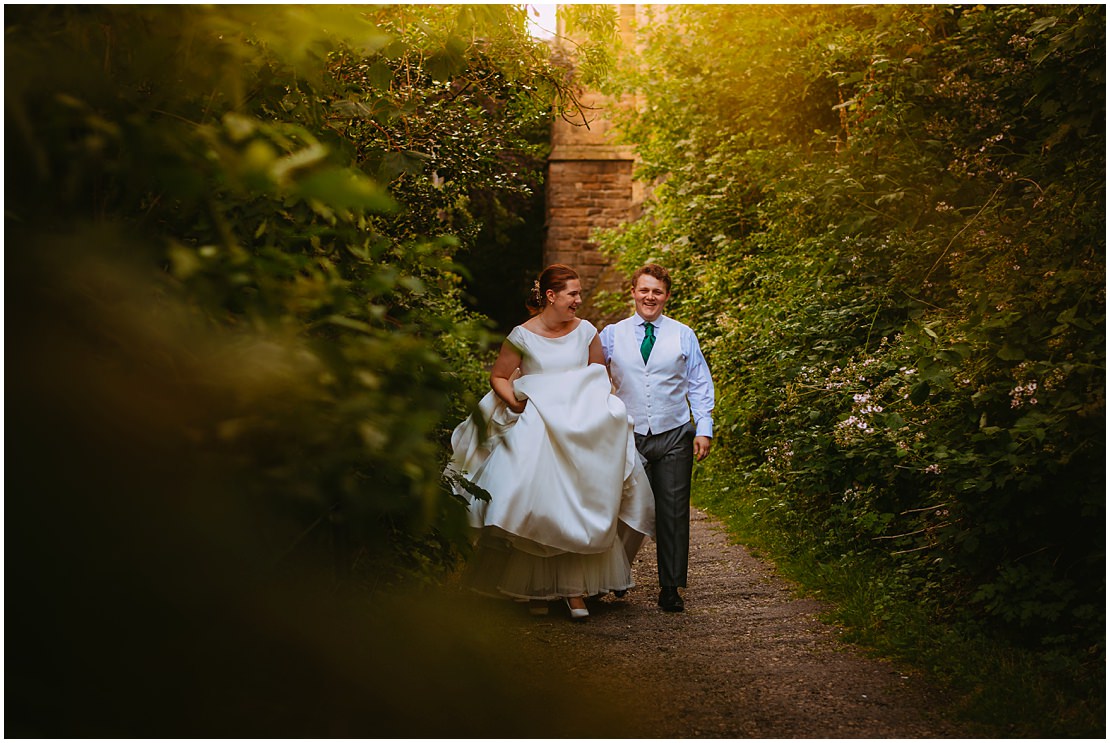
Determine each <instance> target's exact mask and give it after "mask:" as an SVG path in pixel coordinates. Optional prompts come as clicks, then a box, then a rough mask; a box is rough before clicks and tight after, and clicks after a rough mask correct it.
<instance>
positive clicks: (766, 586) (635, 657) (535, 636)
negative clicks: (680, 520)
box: [482, 510, 975, 738]
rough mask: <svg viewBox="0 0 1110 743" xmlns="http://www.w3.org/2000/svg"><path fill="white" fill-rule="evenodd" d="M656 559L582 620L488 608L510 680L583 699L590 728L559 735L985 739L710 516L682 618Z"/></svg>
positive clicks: (650, 555) (648, 548)
mask: <svg viewBox="0 0 1110 743" xmlns="http://www.w3.org/2000/svg"><path fill="white" fill-rule="evenodd" d="M654 553H655V545H654V543H652V542H651V541H648V542H647V543H646V544H645V545H644V548H643V550H641V552H640V555H639V557H638V558H637V560H636V563H635V565H634V573H635V577H636V580H637V583H638V585H637V587H636V588H634V589H632V591H630V592H629V594H628V596H627V597H626V598H624V599H616V598H615V597H613V596H607V597H605V598H603V599H600V600H598V601H593V602H591V603H590V610H591V616H590V618H589V620H587V621H586V622H584V623H572V622H571V621H570V620H569V619H568V616H567V612H566V609H565V607H554V608H553V609H552V611H551V613H550V615H549V616H547V617H541V618H537V617H532V616H529V615H528V614H527V612H526V611H525V610H524V608H523V607H522V606H514V605H510V604H508V603H505V602H491V604H493V605H490V606H487V608H486V609H485V610H484V611H482V613H483V614H485V620H486V621H488V622H491V623H492V626H491V625H487V626H489V627H490V629H492V630H493V631H495V632H496V633H497V634H498V635H499V636H500V637H501V638H502V639H503V640H506V641H509V642H506V643H505V645H504V647H505V649H506V650H507V653H506V660H505V661H504V662H505V663H507V664H509V667H507V668H506V670H507V671H508V672H509V673H510V674H511V675H514V676H516V677H517V678H519V679H520V683H521V684H524V685H528V684H535V685H536V689H537V693H540V694H542V693H545V692H544V691H543V690H542V686H543V684H544V683H548V684H569V689H570V692H569V695H570V696H571V697H572V701H571V705H574V704H575V703H576V702H575V701H573V700H575V699H576V700H578V701H577V703H578V704H579V705H580V707H579V709H580V711H581V717H580V719H581V721H582V723H583V727H575V725H574V724H573V722H569V721H567V724H565V725H559V726H556V727H557V728H558V729H551V730H550V731H549V732H550V734H552V735H564V736H570V737H586V738H590V737H611V736H619V737H629V738H640V737H649V738H650V737H661V738H678V737H716V738H945V737H975V733H972V732H970V731H968V730H967V729H965V728H963V727H962V726H961V725H959V724H958V723H956V722H954V721H953V720H951V719H950V718H949V717H948V716H947V715H946V704H945V702H944V701H943V697H942V696H941V695H940V694H939V693H938V692H936V691H935V690H933V689H930V688H929V687H928V686H927V685H926V684H925V683H924V682H923V681H922V680H921V679H919V678H917V677H915V676H914V675H912V674H910V673H908V672H906V671H904V670H901V669H898V668H896V667H895V666H893V665H891V664H890V663H887V662H884V661H881V660H876V659H873V658H870V657H868V656H866V655H865V654H864V653H863V652H861V651H860V650H858V649H855V648H853V647H852V646H849V645H846V644H845V643H842V642H840V641H838V639H837V631H836V629H835V628H832V627H829V626H827V625H824V624H822V623H821V622H820V621H819V620H818V619H817V614H818V612H819V611H820V605H819V604H818V603H817V602H815V601H812V600H806V599H799V598H797V597H796V596H795V594H794V593H793V592H792V591H791V589H790V588H789V586H788V585H786V583H785V582H784V581H783V580H781V579H780V578H778V577H776V576H775V575H774V573H773V572H772V570H771V568H769V567H768V566H767V565H765V564H764V563H762V562H761V561H759V560H757V559H755V558H753V557H752V556H751V555H750V554H749V553H748V551H747V550H746V549H744V548H743V547H742V546H739V545H736V544H732V543H730V542H729V539H728V537H727V535H726V534H725V532H724V529H723V527H721V526H720V525H719V524H717V523H715V522H714V521H712V520H711V519H710V518H709V517H707V516H706V515H705V514H704V513H702V512H700V511H696V510H695V511H694V512H693V516H692V529H691V550H690V587H689V589H688V590H687V591H686V592H685V597H686V611H685V612H684V613H681V614H668V613H665V612H662V611H660V610H659V609H658V608H657V607H656V605H655V600H656V597H657V595H658V584H657V580H656V574H655V554H654ZM562 692H567V688H563V689H562ZM561 705H562V702H560V706H561ZM599 708H600V709H602V710H604V711H603V712H602V713H601V717H600V718H599V717H598V716H597V710H598V709H599ZM558 714H559V715H560V716H561V717H565V716H566V712H565V711H563V710H562V709H560V710H558ZM571 716H572V717H573V713H572V714H571ZM599 719H600V720H601V722H598V720H599ZM591 726H593V727H591ZM536 735H537V736H538V735H542V732H541V729H540V728H537V731H536Z"/></svg>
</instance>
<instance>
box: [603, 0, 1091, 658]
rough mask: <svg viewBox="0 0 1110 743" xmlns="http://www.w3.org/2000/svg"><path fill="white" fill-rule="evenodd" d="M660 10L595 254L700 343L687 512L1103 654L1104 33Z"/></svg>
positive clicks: (1007, 19)
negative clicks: (712, 406) (647, 192)
mask: <svg viewBox="0 0 1110 743" xmlns="http://www.w3.org/2000/svg"><path fill="white" fill-rule="evenodd" d="M668 13H669V15H668V23H667V24H661V23H660V24H655V25H654V26H650V27H648V28H646V29H644V31H643V41H644V44H645V46H644V50H643V53H642V57H641V58H640V59H639V60H638V64H637V65H636V66H635V69H627V70H626V71H625V78H624V80H623V85H624V86H625V89H626V90H628V91H636V92H637V93H639V94H640V95H641V96H642V100H643V101H645V105H642V106H640V107H639V108H638V109H637V110H635V111H632V112H630V113H629V114H628V115H627V117H626V120H625V121H624V122H623V131H624V135H625V138H626V139H627V141H628V142H630V143H634V144H636V145H637V146H638V151H639V153H640V155H641V156H642V158H643V167H642V171H641V172H642V175H643V176H644V177H645V178H648V179H651V180H653V181H654V183H655V185H654V200H653V201H652V202H651V203H650V205H649V208H648V210H647V213H646V215H645V217H644V219H642V220H640V221H639V222H637V223H636V224H633V225H631V226H629V227H628V228H627V229H623V230H617V231H613V232H611V233H609V234H607V235H605V236H604V237H603V239H604V241H605V243H606V246H607V249H608V250H609V251H610V252H611V253H613V254H614V255H615V256H616V257H617V259H618V260H619V262H620V265H621V266H622V267H623V268H625V269H627V270H631V269H632V268H633V267H634V266H636V265H638V264H639V263H641V262H643V261H647V260H657V261H659V262H661V263H663V264H665V265H667V266H669V267H671V268H672V269H673V272H674V275H675V279H676V293H675V297H674V299H673V300H672V305H671V309H672V311H673V312H674V313H675V314H676V315H677V316H679V317H680V318H682V319H683V320H684V321H686V322H688V323H690V324H691V325H692V326H693V327H694V328H695V329H696V330H697V332H698V333H699V336H700V337H701V338H702V339H703V344H704V346H705V349H706V352H707V355H708V357H709V359H710V363H711V365H712V368H713V372H714V377H715V379H716V382H717V389H718V401H717V412H716V415H715V417H716V419H717V427H716V428H717V432H718V439H719V447H720V451H718V454H717V457H716V458H715V464H714V465H713V471H714V472H716V473H717V476H716V477H715V479H712V480H709V481H708V482H709V483H710V484H708V485H707V486H706V487H708V488H712V487H713V486H712V484H711V483H712V482H717V483H723V482H728V481H732V480H733V479H734V477H738V478H739V480H740V482H741V483H742V484H743V488H742V492H741V493H739V494H736V493H735V492H733V493H730V494H729V495H727V496H726V495H724V494H708V493H707V494H706V496H705V497H706V498H707V499H709V500H711V501H712V502H715V503H718V504H727V503H729V502H730V501H731V502H732V505H731V506H729V505H721V507H723V508H732V509H736V508H742V509H745V510H753V511H754V513H752V514H750V515H751V517H752V518H754V519H756V520H757V521H758V520H764V521H765V522H766V523H767V524H769V525H770V524H773V525H774V526H773V527H771V526H768V528H769V529H770V528H779V529H784V530H786V531H787V533H788V534H790V535H791V539H790V540H788V541H791V543H792V544H793V545H794V549H796V550H797V551H798V552H799V553H805V552H812V560H813V561H814V562H816V563H817V564H826V565H829V566H832V565H840V566H850V565H856V566H867V567H866V569H868V570H870V569H872V566H874V565H878V566H880V568H879V569H880V570H881V573H880V574H879V575H876V577H875V581H876V582H877V585H879V584H881V585H882V586H883V593H885V594H886V595H890V596H895V597H901V598H902V599H908V600H912V601H916V602H920V603H922V604H923V605H924V606H926V607H928V608H929V611H930V612H931V613H932V616H933V617H934V618H935V619H940V620H943V621H948V622H957V621H958V622H974V623H978V624H980V625H981V626H982V627H983V628H985V629H987V630H988V631H989V632H990V633H992V634H995V635H998V634H1002V635H1004V636H1006V637H1008V638H1009V641H1011V642H1013V643H1016V644H1019V645H1023V646H1027V647H1033V648H1041V649H1058V648H1070V650H1069V651H1068V652H1070V653H1072V655H1073V657H1082V658H1086V659H1088V660H1089V659H1091V658H1095V659H1099V658H1102V657H1104V621H1105V620H1104V608H1103V607H1104V596H1105V593H1104V590H1105V589H1104V583H1103V571H1104V555H1105V553H1104V514H1105V503H1104V488H1105V480H1104V464H1105V462H1104V445H1105V424H1104V415H1105V399H1104V383H1105V357H1104V344H1105V330H1104V322H1105V287H1104V280H1105V264H1104V251H1105V235H1104V210H1105V193H1104V187H1105V184H1104V173H1105V170H1104V168H1105V162H1104V146H1105V139H1104V129H1103V124H1104V117H1105V100H1104V78H1103V61H1104V11H1103V9H1101V8H1095V7H1090V6H1080V7H1076V6H1051V7H1049V6H1037V7H1031V6H988V7H983V6H977V7H975V8H970V7H967V8H964V7H960V8H956V7H923V6H913V7H910V6H864V7H851V8H849V7H837V8H831V7H823V8H800V7H794V8H785V7H767V8H752V7H740V6H730V7H723V6H712V7H680V8H671V9H670V10H669V11H668ZM676 29H681V31H676ZM629 67H631V65H630V66H629ZM733 473H735V474H733ZM737 498H738V499H740V500H738V501H737V500H736V499H737ZM756 513H757V514H758V518H757V517H756ZM1085 662H1086V661H1085ZM1097 663H1098V661H1097V660H1096V662H1095V665H1089V666H1088V670H1090V671H1091V672H1092V673H1095V674H1097V673H1098V672H1099V671H1096V670H1094V669H1095V668H1096V666H1097Z"/></svg>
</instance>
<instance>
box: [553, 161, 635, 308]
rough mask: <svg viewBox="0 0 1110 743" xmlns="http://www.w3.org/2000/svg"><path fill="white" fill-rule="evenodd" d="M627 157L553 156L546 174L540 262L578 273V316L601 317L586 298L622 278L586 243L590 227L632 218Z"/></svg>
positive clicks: (618, 286)
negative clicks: (544, 233) (582, 299)
mask: <svg viewBox="0 0 1110 743" xmlns="http://www.w3.org/2000/svg"><path fill="white" fill-rule="evenodd" d="M635 209H636V207H635V205H634V203H633V182H632V161H631V160H616V159H612V160H552V161H551V162H549V163H548V177H547V238H546V243H545V245H544V265H550V264H552V263H565V264H567V265H569V266H571V267H572V268H574V269H575V270H576V271H578V274H579V276H581V277H582V290H583V295H584V296H585V300H586V301H585V303H584V306H583V308H582V312H581V314H582V316H583V317H586V318H587V319H590V320H595V321H596V320H601V319H602V318H601V317H600V314H599V312H598V310H597V309H596V308H595V307H594V303H593V302H592V301H591V300H592V299H593V297H594V294H595V292H596V291H597V290H598V289H599V288H604V289H615V290H620V289H622V288H623V280H622V278H621V277H620V276H619V275H618V274H617V273H616V271H614V270H613V269H612V268H611V267H610V266H609V261H608V260H607V258H606V257H605V256H604V255H602V254H601V253H600V252H599V251H598V250H597V246H596V245H595V244H594V243H593V242H591V240H590V235H591V232H592V230H594V229H598V228H607V227H616V226H618V225H621V224H624V223H625V222H628V221H629V220H630V219H633V218H634V216H635V214H634V212H635Z"/></svg>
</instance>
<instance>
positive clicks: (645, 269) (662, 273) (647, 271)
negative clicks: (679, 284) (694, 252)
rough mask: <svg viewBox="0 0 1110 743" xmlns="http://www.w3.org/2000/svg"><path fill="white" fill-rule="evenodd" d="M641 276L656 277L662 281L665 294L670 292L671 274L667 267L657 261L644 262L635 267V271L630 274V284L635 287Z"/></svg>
mask: <svg viewBox="0 0 1110 743" xmlns="http://www.w3.org/2000/svg"><path fill="white" fill-rule="evenodd" d="M641 276H650V277H652V278H653V279H658V280H659V281H662V282H663V286H664V287H665V288H666V290H667V294H670V293H671V275H670V273H668V272H667V269H665V268H663V267H662V266H660V265H659V264H658V263H645V264H644V265H642V266H640V267H639V268H637V269H636V273H634V274H632V286H633V288H635V287H636V282H637V281H639V280H640V277H641Z"/></svg>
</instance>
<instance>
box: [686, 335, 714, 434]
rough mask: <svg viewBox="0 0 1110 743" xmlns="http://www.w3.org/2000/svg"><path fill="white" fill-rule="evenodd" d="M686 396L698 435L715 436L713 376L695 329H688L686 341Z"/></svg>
mask: <svg viewBox="0 0 1110 743" xmlns="http://www.w3.org/2000/svg"><path fill="white" fill-rule="evenodd" d="M683 345H684V346H686V351H685V353H686V379H687V387H686V398H687V399H688V400H689V401H690V411H691V412H692V413H693V414H694V425H695V426H697V435H698V436H709V437H712V436H713V404H714V391H713V377H712V376H711V375H710V374H709V364H707V363H706V361H705V356H704V355H702V352H701V344H700V343H698V337H697V336H696V335H694V331H692V330H689V329H687V332H686V342H685V343H684V344H683Z"/></svg>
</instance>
